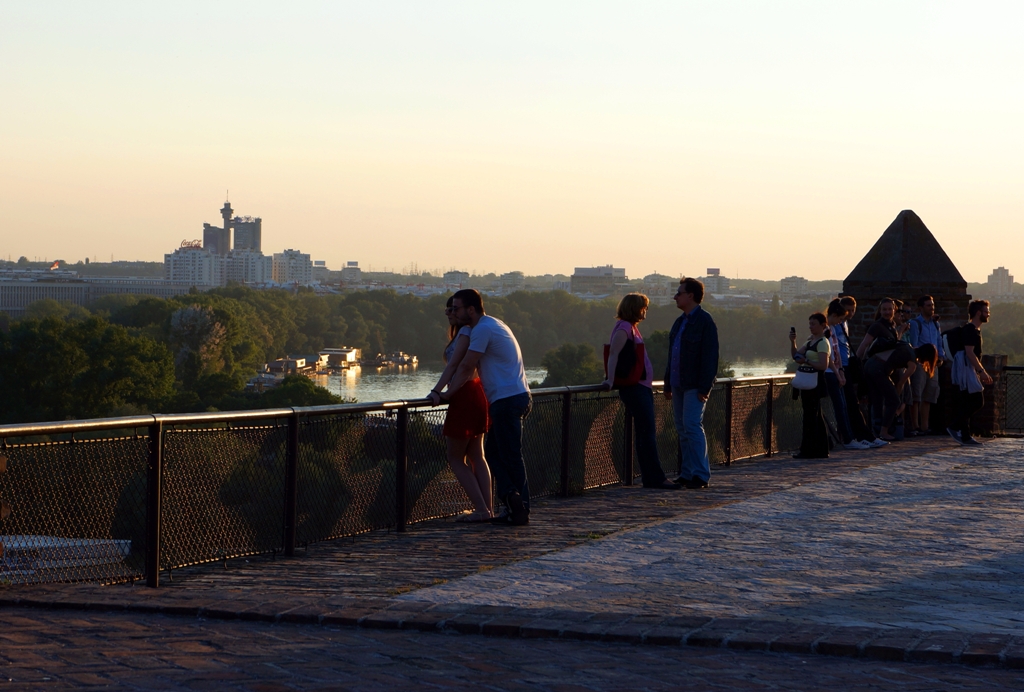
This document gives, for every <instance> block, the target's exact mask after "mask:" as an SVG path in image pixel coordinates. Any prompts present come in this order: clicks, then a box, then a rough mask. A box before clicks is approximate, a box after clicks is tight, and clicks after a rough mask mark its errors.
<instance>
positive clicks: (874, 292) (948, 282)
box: [842, 209, 971, 344]
mask: <svg viewBox="0 0 1024 692" xmlns="http://www.w3.org/2000/svg"><path fill="white" fill-rule="evenodd" d="M842 295H844V296H853V297H854V298H856V299H857V315H856V316H855V317H854V319H853V320H852V321H851V322H850V337H851V338H852V339H853V342H854V343H855V344H857V343H860V340H861V338H862V337H863V336H864V333H865V332H866V331H867V328H868V325H869V324H871V322H872V321H873V320H874V317H875V309H876V308H877V307H878V303H879V301H880V300H881V299H882V298H885V297H889V298H898V299H900V300H903V301H905V302H909V303H910V304H911V305H912V306H913V308H914V310H915V311H916V310H917V299H918V298H919V297H921V296H923V295H930V296H933V297H934V298H935V311H936V313H938V315H939V319H940V320H941V321H942V328H943V329H947V328H949V327H952V326H954V325H956V324H957V323H959V322H963V321H966V320H967V305H968V303H970V301H971V296H970V295H968V294H967V282H966V281H965V280H964V277H963V276H961V275H960V272H959V271H958V270H957V268H956V266H955V265H954V264H953V262H952V260H950V259H949V255H947V254H946V252H945V250H943V249H942V246H941V245H939V242H938V241H937V240H935V236H933V235H932V233H931V231H929V230H928V227H927V226H925V225H924V222H923V221H922V220H921V218H920V217H919V216H918V215H917V214H915V213H914V212H912V211H910V210H909V209H905V210H903V211H901V212H900V213H899V215H898V216H897V217H896V220H895V221H893V222H892V223H891V224H889V227H888V228H887V229H885V233H883V234H882V237H881V238H879V239H878V241H877V242H876V243H875V244H874V245H873V246H872V247H871V249H870V250H868V253H867V254H866V255H864V258H863V259H862V260H861V261H860V262H859V263H858V264H857V266H856V267H854V269H853V271H852V272H850V275H849V276H847V277H846V279H845V280H844V281H843V293H842Z"/></svg>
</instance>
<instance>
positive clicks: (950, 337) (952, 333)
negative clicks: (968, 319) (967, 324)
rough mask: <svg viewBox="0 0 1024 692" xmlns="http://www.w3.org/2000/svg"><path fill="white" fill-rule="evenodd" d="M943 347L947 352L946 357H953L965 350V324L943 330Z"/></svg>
mask: <svg viewBox="0 0 1024 692" xmlns="http://www.w3.org/2000/svg"><path fill="white" fill-rule="evenodd" d="M942 348H943V350H944V351H945V352H946V358H952V357H953V356H955V355H956V354H957V353H959V352H960V351H962V350H964V326H963V325H960V326H959V327H953V328H952V329H947V330H946V331H944V332H942Z"/></svg>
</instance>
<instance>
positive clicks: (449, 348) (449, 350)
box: [444, 325, 472, 363]
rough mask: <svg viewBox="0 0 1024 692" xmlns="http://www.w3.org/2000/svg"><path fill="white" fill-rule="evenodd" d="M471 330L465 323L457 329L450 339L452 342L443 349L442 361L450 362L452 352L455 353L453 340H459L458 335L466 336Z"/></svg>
mask: <svg viewBox="0 0 1024 692" xmlns="http://www.w3.org/2000/svg"><path fill="white" fill-rule="evenodd" d="M471 331H472V330H471V329H470V327H469V325H466V326H465V327H463V328H462V329H460V330H459V333H458V334H456V335H455V338H454V339H452V342H451V343H450V344H448V346H447V347H446V348H445V349H444V362H445V363H450V362H451V360H452V354H454V353H455V342H456V341H458V340H459V337H460V336H465V337H468V336H469V333H470V332H471Z"/></svg>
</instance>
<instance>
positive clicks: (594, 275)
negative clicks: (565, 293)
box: [569, 264, 629, 295]
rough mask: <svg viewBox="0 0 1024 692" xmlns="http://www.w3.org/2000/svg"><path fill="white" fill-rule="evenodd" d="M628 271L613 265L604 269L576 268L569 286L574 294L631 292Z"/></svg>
mask: <svg viewBox="0 0 1024 692" xmlns="http://www.w3.org/2000/svg"><path fill="white" fill-rule="evenodd" d="M627 281H628V279H627V278H626V270H625V269H621V268H618V267H613V266H612V265H610V264H609V265H606V266H604V267H576V268H575V270H574V271H573V274H572V276H571V277H569V285H570V287H571V289H572V293H592V294H601V295H607V294H610V293H616V292H619V291H623V292H626V291H628V290H629V285H628V284H627Z"/></svg>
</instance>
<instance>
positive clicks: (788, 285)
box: [779, 276, 807, 302]
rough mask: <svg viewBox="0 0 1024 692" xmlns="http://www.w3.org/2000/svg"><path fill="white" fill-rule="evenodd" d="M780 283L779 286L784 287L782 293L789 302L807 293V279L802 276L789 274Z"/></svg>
mask: <svg viewBox="0 0 1024 692" xmlns="http://www.w3.org/2000/svg"><path fill="white" fill-rule="evenodd" d="M780 284H781V285H780V286H779V288H781V289H782V290H781V294H782V299H783V300H784V301H787V302H788V301H790V300H793V298H795V297H797V296H799V295H803V294H805V293H807V279H805V278H804V277H802V276H787V277H786V278H785V279H783V280H782V281H781V282H780Z"/></svg>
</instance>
